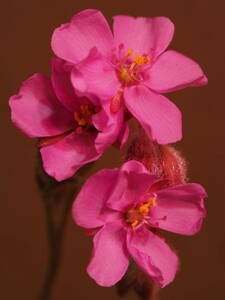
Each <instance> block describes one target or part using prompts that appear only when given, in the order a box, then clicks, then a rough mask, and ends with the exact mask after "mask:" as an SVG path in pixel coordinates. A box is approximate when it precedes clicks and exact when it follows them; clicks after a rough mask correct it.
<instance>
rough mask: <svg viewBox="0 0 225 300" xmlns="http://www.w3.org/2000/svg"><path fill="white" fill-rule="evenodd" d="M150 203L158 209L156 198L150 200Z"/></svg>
mask: <svg viewBox="0 0 225 300" xmlns="http://www.w3.org/2000/svg"><path fill="white" fill-rule="evenodd" d="M148 201H149V204H150V205H152V206H153V207H156V197H153V198H150V199H149V200H148Z"/></svg>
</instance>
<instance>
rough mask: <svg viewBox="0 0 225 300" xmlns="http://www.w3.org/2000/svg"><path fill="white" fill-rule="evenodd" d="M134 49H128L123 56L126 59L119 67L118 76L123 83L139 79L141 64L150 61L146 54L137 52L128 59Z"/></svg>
mask: <svg viewBox="0 0 225 300" xmlns="http://www.w3.org/2000/svg"><path fill="white" fill-rule="evenodd" d="M133 51H134V49H133V48H131V49H129V50H128V51H127V52H126V54H125V56H126V58H127V59H126V61H125V62H123V63H122V64H121V66H120V68H119V72H118V73H119V77H120V79H121V80H122V81H124V82H125V83H132V82H135V81H139V80H140V79H141V78H140V72H141V66H143V65H144V64H147V63H148V62H150V58H149V56H147V55H140V54H139V53H137V54H135V55H134V57H133V58H132V59H131V60H130V59H128V58H129V57H130V56H131V55H132V54H133Z"/></svg>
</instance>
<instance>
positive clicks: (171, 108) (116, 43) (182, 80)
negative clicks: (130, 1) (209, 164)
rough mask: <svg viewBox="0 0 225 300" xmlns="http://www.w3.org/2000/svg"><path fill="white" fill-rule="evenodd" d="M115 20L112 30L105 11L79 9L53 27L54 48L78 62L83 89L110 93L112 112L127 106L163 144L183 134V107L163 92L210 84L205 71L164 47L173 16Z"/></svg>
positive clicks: (78, 84)
mask: <svg viewBox="0 0 225 300" xmlns="http://www.w3.org/2000/svg"><path fill="white" fill-rule="evenodd" d="M113 20H114V23H113V34H112V32H111V30H110V27H109V25H108V23H107V21H106V20H105V18H104V16H103V15H102V13H101V12H99V11H97V10H92V9H88V10H84V11H82V12H80V13H78V14H76V15H75V16H74V17H73V18H72V20H71V22H70V23H68V24H64V25H62V26H61V27H59V28H57V29H56V30H55V32H54V33H53V37H52V48H53V51H54V52H55V54H56V55H57V56H59V57H61V58H63V59H65V60H67V61H69V62H71V63H73V64H75V67H74V70H73V72H72V82H73V85H74V87H75V88H76V89H77V90H78V91H80V92H81V93H83V94H86V95H87V94H94V95H98V96H99V98H101V99H103V100H104V99H106V100H109V99H111V111H112V112H113V113H116V112H117V111H118V110H119V109H120V108H121V107H122V106H123V107H126V108H127V109H128V110H129V111H130V112H131V114H132V115H133V116H134V117H135V118H136V119H137V120H138V121H139V122H140V123H141V124H142V126H143V128H144V129H145V130H146V132H147V134H148V135H149V137H150V138H151V139H153V140H155V141H157V142H158V143H160V144H166V143H170V142H176V141H178V140H180V139H181V137H182V132H181V131H182V130H181V114H180V111H179V110H178V108H177V107H176V106H175V105H174V104H173V103H171V102H170V101H169V100H168V99H167V98H166V97H164V96H162V95H160V94H159V93H164V92H170V91H174V90H177V89H181V88H184V87H187V86H201V85H205V84H206V83H207V79H206V77H205V75H204V74H203V71H202V70H201V68H200V66H199V65H198V64H197V63H196V62H194V61H193V60H191V59H190V58H188V57H186V56H184V55H182V54H180V53H178V52H176V51H172V50H169V51H166V52H164V51H165V50H166V48H167V47H168V45H169V43H170V42H171V40H172V38H173V33H174V25H173V23H172V22H171V21H170V20H169V19H168V18H165V17H155V18H142V17H141V18H133V17H129V16H115V17H114V18H113ZM163 52H164V53H163Z"/></svg>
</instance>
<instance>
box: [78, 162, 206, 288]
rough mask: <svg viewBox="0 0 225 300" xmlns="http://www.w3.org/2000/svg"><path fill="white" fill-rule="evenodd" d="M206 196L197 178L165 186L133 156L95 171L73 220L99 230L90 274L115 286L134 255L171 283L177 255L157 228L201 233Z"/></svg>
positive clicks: (154, 274) (150, 272)
mask: <svg viewBox="0 0 225 300" xmlns="http://www.w3.org/2000/svg"><path fill="white" fill-rule="evenodd" d="M160 186H161V187H160ZM96 191H98V192H96ZM204 197H206V192H205V190H204V188H203V187H202V186H201V185H199V184H195V183H188V184H179V185H175V186H172V187H167V188H162V182H160V181H158V180H157V176H156V175H155V174H152V173H150V172H149V171H148V170H147V169H146V168H145V167H144V166H143V164H141V163H140V162H138V161H134V160H133V161H132V160H131V161H128V162H126V163H124V165H123V166H122V167H121V168H115V169H104V170H101V171H99V172H98V173H96V174H94V175H93V176H92V177H90V178H89V179H88V180H87V182H86V183H85V184H84V186H83V187H82V189H81V191H80V193H79V194H78V196H77V198H76V200H75V202H74V205H73V218H74V220H75V222H76V223H77V224H78V225H79V226H82V227H84V228H87V229H90V228H95V229H96V232H97V233H95V236H94V249H93V253H92V258H91V261H90V263H89V265H88V268H87V272H88V274H89V275H90V276H91V277H92V278H93V279H94V280H95V281H96V282H97V283H98V284H99V285H102V286H111V285H114V284H115V283H117V282H118V281H119V280H120V279H121V278H122V277H123V275H124V274H125V272H126V270H127V268H128V264H129V256H131V257H132V258H133V259H134V261H135V262H136V263H137V265H139V267H140V268H141V269H142V270H143V271H144V272H145V273H147V274H148V275H149V276H151V277H152V278H153V279H154V280H155V281H156V282H157V283H158V284H159V285H160V286H161V287H164V286H165V285H167V284H169V283H170V282H171V281H172V280H173V279H174V276H175V274H176V270H177V267H178V257H177V255H176V254H175V253H174V252H173V251H172V250H171V248H170V247H169V246H168V245H167V244H166V243H165V241H164V239H163V238H162V236H159V235H158V234H157V229H158V228H160V229H164V230H167V231H171V232H175V233H179V234H183V235H192V234H195V233H197V232H198V231H199V230H200V228H201V224H202V220H203V218H204V217H205V209H204V204H203V199H204Z"/></svg>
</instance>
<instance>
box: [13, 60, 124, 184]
mask: <svg viewBox="0 0 225 300" xmlns="http://www.w3.org/2000/svg"><path fill="white" fill-rule="evenodd" d="M71 68H72V67H71V65H70V64H68V63H66V62H64V61H63V60H61V59H52V76H51V79H49V78H47V77H45V76H44V75H42V74H34V75H33V76H32V77H30V78H28V79H27V80H26V81H25V82H23V85H22V87H21V89H20V91H19V93H18V94H17V95H14V96H12V97H11V98H10V101H9V105H10V107H11V112H12V114H11V117H12V121H13V122H14V123H15V125H16V126H17V127H19V128H20V129H21V130H22V131H23V132H24V133H25V134H26V135H28V136H29V137H39V138H41V140H40V142H39V143H38V146H40V147H41V150H40V152H41V156H42V160H43V167H44V169H45V171H46V172H47V173H48V174H49V175H50V176H53V177H54V178H55V179H56V180H59V181H60V180H64V179H66V178H68V177H70V176H72V175H73V174H74V172H75V171H77V170H78V169H79V168H80V167H81V166H83V165H84V164H86V163H88V162H91V161H94V160H97V159H98V158H99V157H100V156H101V155H102V153H103V151H104V150H105V148H107V147H108V146H110V145H111V144H112V143H114V142H115V141H116V139H121V140H123V137H121V135H123V131H124V129H123V113H122V112H121V113H120V115H117V116H116V115H113V114H111V112H110V109H109V103H105V104H103V105H102V104H100V102H99V100H98V99H97V98H96V97H92V98H91V99H88V98H87V97H78V96H77V95H76V94H75V92H74V89H73V87H72V84H71V82H70V74H71ZM121 142H123V141H121Z"/></svg>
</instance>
